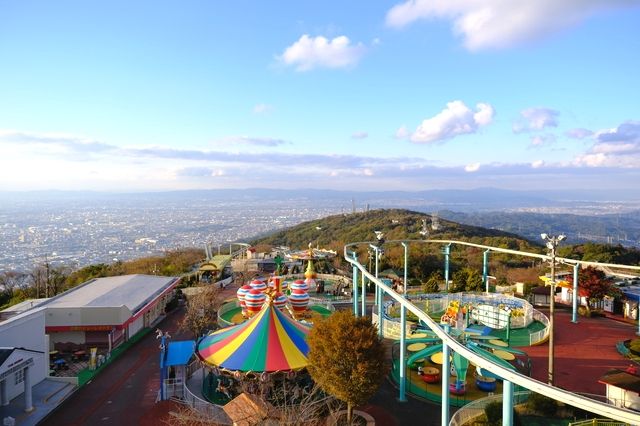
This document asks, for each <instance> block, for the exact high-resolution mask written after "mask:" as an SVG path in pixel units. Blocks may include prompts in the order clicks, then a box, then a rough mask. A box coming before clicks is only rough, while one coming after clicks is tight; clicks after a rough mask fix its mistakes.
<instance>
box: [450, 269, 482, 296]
mask: <svg viewBox="0 0 640 426" xmlns="http://www.w3.org/2000/svg"><path fill="white" fill-rule="evenodd" d="M482 290H483V285H482V275H481V274H480V272H478V271H477V270H476V269H473V268H462V269H460V270H459V271H456V272H455V273H454V274H453V285H452V287H451V288H450V291H451V292H452V293H456V292H459V291H482Z"/></svg>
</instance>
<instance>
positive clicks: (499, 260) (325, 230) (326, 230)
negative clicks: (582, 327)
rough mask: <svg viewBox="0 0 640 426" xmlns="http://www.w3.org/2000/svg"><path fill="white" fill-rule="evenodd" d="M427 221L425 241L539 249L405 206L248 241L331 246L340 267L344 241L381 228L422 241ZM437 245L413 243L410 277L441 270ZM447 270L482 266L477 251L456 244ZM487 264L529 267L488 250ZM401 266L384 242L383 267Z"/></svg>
mask: <svg viewBox="0 0 640 426" xmlns="http://www.w3.org/2000/svg"><path fill="white" fill-rule="evenodd" d="M425 219H426V224H427V230H428V232H429V234H428V238H429V239H455V240H462V241H468V242H473V243H477V244H485V245H490V246H494V247H503V248H510V249H514V250H523V251H531V252H538V253H540V252H542V250H543V248H542V246H539V245H534V244H533V243H531V242H529V241H527V240H525V239H523V238H521V237H518V236H517V235H515V234H510V233H507V232H503V231H498V230H494V229H486V228H480V227H476V226H470V225H461V224H458V223H455V222H451V221H448V220H442V219H440V220H439V221H438V222H439V229H438V230H434V229H432V226H431V225H432V217H431V216H430V215H427V214H424V213H418V212H413V211H408V210H398V209H392V210H372V211H369V212H363V213H353V214H346V215H335V216H329V217H325V218H322V219H318V220H313V221H309V222H304V223H301V224H299V225H297V226H294V227H291V228H289V229H285V230H281V231H278V232H275V233H273V234H270V235H268V236H264V237H261V238H257V239H255V240H254V241H252V244H254V245H256V246H272V247H277V246H288V247H291V248H292V249H303V248H306V247H307V246H308V244H309V243H311V244H312V245H313V246H319V247H321V248H327V249H332V250H335V251H337V252H338V256H337V259H336V261H335V262H334V265H335V266H336V267H338V268H342V267H345V266H346V265H345V263H344V261H343V259H342V253H343V248H344V245H345V244H347V243H352V242H359V241H374V240H375V239H376V237H375V234H374V231H381V232H383V233H384V235H385V239H386V240H387V241H390V240H403V239H416V240H419V239H424V237H423V235H421V234H420V231H421V230H422V227H423V220H425ZM440 250H441V247H440V246H439V245H437V244H430V245H429V244H425V245H418V244H414V245H412V247H411V251H410V257H411V260H410V263H411V265H412V266H411V269H412V271H411V276H412V277H415V278H418V279H425V278H426V277H428V276H429V275H430V274H431V273H432V272H433V271H437V270H441V269H442V255H441V253H440ZM358 254H359V257H360V260H361V261H366V260H367V257H368V253H367V246H366V245H363V246H362V247H361V249H360V250H359V251H358ZM451 260H452V265H451V267H452V271H455V270H458V269H461V268H465V267H471V268H481V265H482V250H481V249H476V248H473V247H469V248H461V247H456V248H454V250H453V251H452V258H451ZM491 262H492V264H493V266H494V267H497V266H500V267H506V266H508V267H523V266H528V265H530V263H531V262H530V261H528V260H526V259H523V258H517V257H514V256H510V255H503V254H492V257H491ZM402 265H403V251H402V248H401V247H400V246H399V245H398V244H395V245H393V244H388V245H387V246H385V256H384V257H383V258H382V265H381V267H382V268H392V269H396V270H400V269H401V268H402Z"/></svg>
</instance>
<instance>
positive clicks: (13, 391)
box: [0, 308, 49, 399]
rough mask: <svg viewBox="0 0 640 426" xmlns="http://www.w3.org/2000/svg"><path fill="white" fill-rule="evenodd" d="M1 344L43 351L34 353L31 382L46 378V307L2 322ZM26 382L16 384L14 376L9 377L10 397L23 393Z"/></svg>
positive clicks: (0, 327) (38, 381)
mask: <svg viewBox="0 0 640 426" xmlns="http://www.w3.org/2000/svg"><path fill="white" fill-rule="evenodd" d="M0 346H3V347H16V348H25V349H29V350H32V351H39V352H41V353H34V354H33V362H34V365H33V367H30V371H31V383H32V385H34V386H35V385H36V384H37V383H40V382H41V381H42V380H44V379H45V376H46V372H47V370H48V365H47V358H48V355H49V348H48V346H47V344H46V338H45V334H44V309H43V308H36V309H32V310H29V311H27V312H24V313H21V314H19V315H16V316H14V317H12V318H10V319H8V320H6V321H3V322H0ZM23 390H24V384H22V383H20V384H18V385H15V380H14V377H8V378H7V392H8V395H9V399H13V398H15V397H17V396H18V395H20V394H22V392H23Z"/></svg>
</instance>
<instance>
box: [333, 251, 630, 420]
mask: <svg viewBox="0 0 640 426" xmlns="http://www.w3.org/2000/svg"><path fill="white" fill-rule="evenodd" d="M393 242H397V243H405V244H406V243H437V244H459V245H463V246H471V247H479V248H484V249H488V250H491V251H495V252H500V253H511V254H515V255H519V256H526V257H535V258H540V259H544V260H550V256H547V255H540V254H534V253H527V252H520V251H517V250H510V249H502V248H496V247H489V246H484V245H480V244H473V243H467V242H464V241H455V240H404V241H403V240H398V241H387V242H386V243H387V244H389V243H393ZM369 244H375V242H373V241H362V242H356V243H350V244H347V245H345V246H344V259H345V260H346V261H347V262H349V263H350V264H351V265H352V266H353V267H355V268H358V270H359V271H360V273H361V274H362V276H363V277H365V278H367V279H369V280H370V281H371V282H373V283H374V284H375V285H376V286H378V287H379V288H381V289H382V290H383V291H384V292H385V293H386V297H390V298H392V299H393V300H395V301H396V303H399V304H401V305H403V306H404V307H405V308H406V309H407V310H409V311H411V312H412V313H413V314H415V315H416V316H417V317H418V318H419V319H420V320H422V321H423V322H424V323H425V324H426V325H427V327H429V328H430V329H431V331H433V332H434V333H435V334H436V336H437V337H438V338H440V339H442V341H443V343H446V344H447V345H448V346H449V347H450V348H451V350H453V351H455V352H457V353H459V354H460V355H462V356H463V357H464V358H466V359H468V360H469V361H470V362H472V363H474V364H475V365H477V366H480V367H482V368H483V369H486V370H488V371H490V372H491V373H493V374H496V375H498V376H500V377H502V378H503V379H504V380H507V381H509V382H511V383H514V384H517V385H519V386H522V387H523V388H526V389H529V390H530V391H533V392H536V393H540V394H543V395H546V396H548V397H550V398H553V399H555V400H557V401H561V402H563V403H565V404H569V405H572V406H574V407H577V408H581V409H583V410H587V411H589V412H592V413H595V414H597V415H601V416H604V417H608V418H612V419H616V420H619V421H622V422H627V423H631V424H640V413H638V412H636V411H632V410H628V409H624V408H618V407H615V406H613V405H610V404H607V403H603V402H598V401H594V400H592V399H589V398H586V397H584V396H581V395H578V394H576V393H573V392H569V391H566V390H564V389H560V388H557V387H554V386H549V385H548V384H546V383H543V382H540V381H538V380H535V379H532V378H530V377H527V376H525V375H523V374H520V373H518V372H516V371H512V370H510V369H507V368H504V367H502V366H501V365H498V364H495V363H494V362H492V361H490V360H487V359H485V358H483V357H482V356H480V355H478V354H476V353H475V352H473V351H471V350H470V349H469V348H467V347H466V346H464V345H462V344H461V343H460V342H458V341H457V339H455V338H454V337H452V336H450V335H449V334H448V333H447V332H445V331H444V330H443V329H442V328H441V327H440V325H439V324H437V323H436V322H435V321H433V320H432V319H431V318H430V317H429V316H428V315H427V314H426V313H425V312H423V311H422V310H420V309H419V308H418V307H416V306H415V305H414V304H413V303H411V302H410V301H409V300H407V299H405V298H404V297H403V296H402V295H399V294H397V293H395V292H394V291H393V289H391V287H389V286H387V285H386V284H385V283H384V282H382V281H381V280H379V279H377V278H376V277H375V276H374V275H373V274H371V273H370V272H369V271H368V270H367V268H366V267H365V266H364V265H362V264H360V262H359V261H358V260H357V259H354V258H352V257H351V255H350V253H351V252H352V251H354V247H355V246H358V245H367V246H368V245H369ZM556 260H558V258H556ZM562 260H564V259H562ZM566 261H567V262H568V263H580V264H584V262H579V261H576V260H573V259H566ZM589 263H596V262H589ZM607 266H609V265H608V264H607ZM614 266H620V265H614ZM622 267H623V268H627V269H637V270H640V266H636V267H628V266H626V265H622Z"/></svg>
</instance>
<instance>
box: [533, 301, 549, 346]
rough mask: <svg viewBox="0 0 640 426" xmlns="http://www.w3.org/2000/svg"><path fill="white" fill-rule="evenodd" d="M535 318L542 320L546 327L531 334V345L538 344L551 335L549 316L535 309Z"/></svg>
mask: <svg viewBox="0 0 640 426" xmlns="http://www.w3.org/2000/svg"><path fill="white" fill-rule="evenodd" d="M533 319H534V320H535V321H540V322H541V323H542V324H543V325H544V328H543V329H542V330H540V331H536V332H535V333H531V334H530V335H529V346H533V345H537V344H539V343H542V342H544V341H545V340H547V338H548V337H549V318H547V316H546V315H544V314H543V313H542V312H540V311H538V310H537V309H534V310H533Z"/></svg>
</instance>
